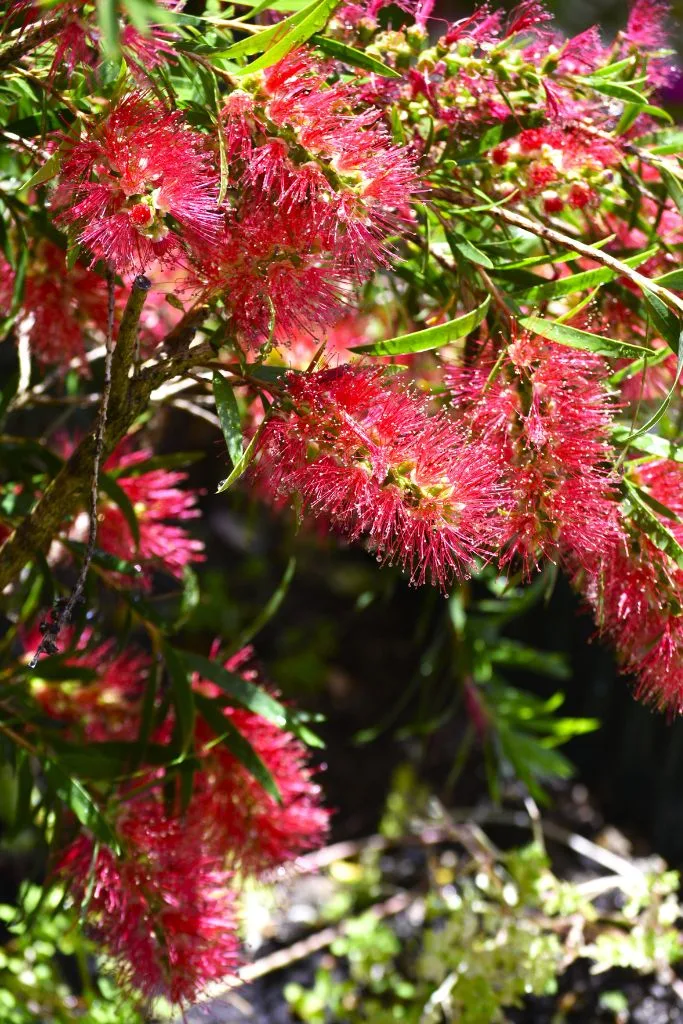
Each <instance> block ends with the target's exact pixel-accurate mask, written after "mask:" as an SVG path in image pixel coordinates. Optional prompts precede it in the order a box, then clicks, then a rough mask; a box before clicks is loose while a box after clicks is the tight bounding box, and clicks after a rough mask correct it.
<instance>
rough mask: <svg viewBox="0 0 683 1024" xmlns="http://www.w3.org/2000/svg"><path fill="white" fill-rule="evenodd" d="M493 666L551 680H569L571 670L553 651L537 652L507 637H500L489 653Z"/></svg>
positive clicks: (562, 657) (565, 661)
mask: <svg viewBox="0 0 683 1024" xmlns="http://www.w3.org/2000/svg"><path fill="white" fill-rule="evenodd" d="M489 657H490V660H491V662H492V663H493V664H494V665H496V664H497V665H505V666H506V667H507V668H524V669H527V671H529V672H535V673H538V674H539V675H542V676H551V677H552V678H553V679H570V678H571V669H570V667H569V665H568V663H567V659H566V658H565V657H564V655H562V654H557V653H556V652H555V651H539V650H537V649H536V648H535V647H528V646H527V645H526V644H522V643H519V642H518V641H516V640H510V639H509V638H507V637H501V638H500V639H499V640H498V641H497V643H496V645H495V647H493V648H492V650H491V651H490V652H489Z"/></svg>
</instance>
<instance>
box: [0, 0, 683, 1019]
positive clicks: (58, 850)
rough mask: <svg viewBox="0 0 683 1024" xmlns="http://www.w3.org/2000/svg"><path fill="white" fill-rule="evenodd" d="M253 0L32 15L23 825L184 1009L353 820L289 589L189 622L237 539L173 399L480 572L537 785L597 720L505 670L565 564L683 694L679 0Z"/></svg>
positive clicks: (379, 545) (441, 582) (494, 706)
mask: <svg viewBox="0 0 683 1024" xmlns="http://www.w3.org/2000/svg"><path fill="white" fill-rule="evenodd" d="M190 6H191V13H190V10H189V8H190ZM235 7H237V8H239V9H240V10H241V8H243V7H244V8H245V9H246V13H243V14H240V15H239V16H238V15H237V13H236V12H235V10H234V8H233V7H232V6H229V5H226V4H222V3H220V2H217V0H207V2H205V3H202V2H200V3H193V4H192V5H188V11H185V10H184V9H183V8H184V4H183V2H182V0H163V2H161V0H160V2H159V3H154V2H153V0H119V2H116V0H98V2H97V3H80V2H79V3H74V2H71V0H57V2H54V0H46V2H40V0H15V2H10V3H8V4H4V5H3V7H2V12H1V14H0V18H1V21H0V28H1V32H2V38H1V44H0V70H1V71H2V86H1V88H0V119H1V120H0V125H1V130H2V140H3V151H2V158H1V161H0V176H1V178H2V184H1V187H0V243H1V245H2V254H1V255H0V269H1V277H0V314H1V315H2V318H3V319H2V337H3V344H2V346H0V359H2V366H3V374H2V381H1V388H2V391H1V394H0V415H1V416H2V420H3V425H2V434H0V449H1V451H2V459H1V462H0V473H1V477H0V487H1V490H0V495H1V498H2V500H1V502H0V542H1V544H2V546H1V547H0V592H2V594H3V618H2V639H1V640H0V651H1V656H2V668H1V672H2V680H3V693H2V699H1V700H0V734H1V736H2V744H1V746H0V749H1V751H2V755H3V757H4V758H5V759H6V762H7V771H8V773H9V774H8V777H11V778H12V779H13V786H14V789H13V793H14V797H13V808H12V813H11V815H10V820H9V821H8V822H7V823H6V830H7V832H8V834H10V835H11V834H15V835H16V834H18V833H20V832H22V830H24V829H27V828H30V829H32V830H33V831H34V834H40V835H42V836H43V838H44V841H45V844H46V847H47V872H46V874H47V884H54V885H57V886H62V887H63V890H64V893H65V898H66V899H67V901H69V900H70V901H71V902H72V903H73V904H74V905H76V906H79V907H80V908H81V911H82V916H83V918H84V922H85V925H86V927H87V929H88V930H89V933H90V934H91V935H94V936H95V937H96V939H97V941H98V942H99V943H100V945H101V947H102V948H103V949H104V951H106V952H107V953H108V954H109V956H110V957H111V958H112V960H113V962H114V965H115V967H116V970H117V972H118V976H119V978H120V979H122V981H123V982H124V984H125V985H127V986H128V988H129V990H130V992H131V993H133V994H136V993H137V994H138V995H141V996H143V997H145V998H147V999H152V998H154V997H156V996H165V997H166V998H167V999H168V1000H170V1001H171V1002H172V1003H174V1004H177V1005H179V1006H181V1007H182V1006H187V1005H188V1004H189V1003H191V1002H192V1001H193V1000H194V999H195V998H196V997H197V996H198V995H199V994H200V993H201V992H202V991H203V990H204V989H205V988H206V986H207V985H208V984H209V983H211V982H215V981H219V980H221V979H224V978H226V977H229V976H230V975H231V974H233V973H234V972H235V971H236V970H237V968H238V965H239V962H240V952H239V943H238V938H237V933H238V918H239V895H240V890H241V887H242V886H243V885H244V882H245V880H246V879H248V878H250V877H254V876H257V877H260V876H263V874H264V872H265V873H267V872H268V871H272V869H273V868H276V867H278V866H280V865H282V864H287V863H291V862H292V861H295V859H296V857H297V855H298V854H299V853H301V852H302V851H304V850H306V849H310V848H312V847H315V846H316V845H318V844H320V843H321V842H322V841H323V839H324V836H325V834H326V830H327V826H328V817H329V816H328V812H327V811H326V810H325V809H324V807H323V805H322V803H321V797H320V793H319V789H318V786H317V783H316V781H315V779H314V774H313V768H312V766H311V764H310V763H309V761H308V756H307V753H306V744H308V743H310V744H314V745H315V744H316V743H319V741H318V740H317V738H316V736H315V735H314V733H313V732H311V730H310V729H309V727H308V725H307V724H306V719H305V716H304V715H303V714H301V713H297V712H296V711H295V710H294V709H293V708H292V707H291V706H290V705H289V704H288V703H287V702H283V701H282V700H281V699H280V697H279V696H278V693H277V691H276V690H275V689H273V688H272V687H271V686H270V685H269V684H265V683H264V682H263V681H262V678H261V674H260V669H258V668H257V667H256V666H257V661H256V658H255V655H254V653H253V651H252V650H251V649H249V648H247V647H246V643H247V642H248V640H250V639H251V636H252V635H253V634H254V633H255V632H256V629H257V627H258V626H259V625H260V624H261V623H262V622H263V621H265V618H266V617H267V615H268V609H266V610H265V611H264V612H263V613H262V614H261V616H260V617H259V619H258V620H257V622H256V623H255V624H254V627H253V629H250V630H248V631H247V632H248V634H249V635H248V637H246V638H244V640H245V642H244V643H237V638H236V636H235V635H231V636H227V635H226V636H221V637H220V638H219V639H218V640H217V641H216V643H215V644H214V645H213V647H210V648H209V644H210V640H206V644H207V646H206V647H205V648H204V650H203V653H202V652H197V651H196V650H194V649H190V647H191V645H188V641H187V638H186V637H183V636H182V635H181V631H182V627H183V625H184V623H186V622H187V621H188V618H189V617H190V616H191V614H192V610H193V608H194V607H196V605H197V602H198V601H199V600H200V596H199V595H200V589H199V583H198V580H199V581H201V563H202V561H203V560H204V558H205V551H204V543H203V539H202V538H203V537H204V538H205V536H206V534H205V531H204V530H203V524H202V519H201V512H200V509H201V507H202V505H201V495H200V494H199V493H198V492H197V490H196V489H195V488H193V486H192V485H191V483H190V481H189V479H188V468H189V464H190V461H191V460H190V457H189V456H187V455H186V454H185V452H184V445H183V444H182V443H180V444H178V445H177V450H176V451H175V452H170V453H169V452H168V450H167V449H166V448H164V450H163V451H162V450H161V448H160V447H159V438H160V436H161V435H160V424H161V423H162V420H163V416H164V415H165V412H166V410H168V409H169V408H174V409H175V410H176V411H177V415H178V416H186V417H188V423H189V421H190V419H191V418H192V417H199V418H200V419H201V420H202V421H203V422H204V423H206V422H207V421H208V423H210V424H211V426H212V429H214V430H215V432H216V439H217V440H218V439H219V438H220V437H221V434H222V436H223V437H224V441H225V446H224V447H225V449H227V457H226V456H225V455H224V454H222V452H221V451H220V450H218V449H216V450H215V453H214V454H213V458H214V465H215V469H214V477H215V480H216V483H219V481H221V480H222V482H221V483H220V486H219V488H218V489H219V491H220V492H224V491H227V490H228V489H229V488H236V489H239V490H240V491H241V492H242V495H243V499H244V498H247V499H248V500H250V501H251V502H253V503H256V504H259V505H261V504H263V503H266V504H268V505H270V506H272V509H273V512H274V514H275V515H277V516H280V517H288V516H289V517H290V518H291V517H295V518H296V519H297V520H298V521H299V522H300V524H301V528H302V529H303V530H308V529H312V530H317V531H320V530H324V531H329V532H330V533H331V534H332V536H334V537H337V538H339V540H340V541H344V542H345V543H346V542H351V543H353V544H357V545H362V546H364V547H365V548H367V550H368V551H369V552H370V553H371V554H372V555H374V556H375V557H376V559H377V560H378V561H379V562H380V563H384V564H387V563H388V564H393V565H395V566H397V569H396V572H401V573H402V574H403V576H404V577H405V582H406V585H408V584H413V585H415V586H425V587H429V586H434V587H436V588H438V589H439V590H441V591H442V592H443V593H444V594H446V595H449V603H448V608H449V614H450V616H451V619H452V622H453V628H454V630H455V631H456V633H457V635H458V636H459V638H460V641H461V648H460V658H461V662H460V663H459V672H460V683H461V685H462V687H463V692H464V695H465V698H466V699H465V706H466V708H467V710H468V713H469V715H470V718H471V722H472V730H473V735H475V736H476V738H477V739H478V741H479V742H481V743H482V744H484V745H486V744H490V743H491V742H492V741H493V739H496V750H497V752H498V754H499V756H500V757H501V758H502V759H503V760H504V761H506V762H507V763H509V764H512V765H513V767H514V768H515V770H516V771H517V772H518V774H519V776H520V778H522V780H523V781H524V782H525V783H526V784H527V785H528V786H529V788H530V789H531V791H532V793H533V792H535V787H536V786H537V783H538V776H539V775H540V776H542V775H543V774H544V772H545V773H546V774H548V773H550V774H552V773H553V772H561V771H563V770H564V762H563V761H562V759H561V758H560V756H559V755H557V754H556V753H555V752H554V751H551V750H550V749H549V748H550V747H552V746H554V745H555V744H556V743H558V742H561V740H562V738H566V736H567V735H568V731H569V732H570V731H571V729H570V728H569V727H567V728H565V729H564V732H562V731H561V730H560V731H557V732H556V733H555V732H553V726H552V724H548V722H547V719H548V717H549V716H550V713H551V711H552V710H553V709H554V707H555V705H554V704H553V706H552V707H551V706H550V705H547V704H544V703H542V702H537V703H536V704H535V705H534V715H533V716H532V718H534V716H536V717H537V720H538V723H542V724H539V725H538V727H537V731H540V732H542V733H543V735H542V736H541V738H540V739H539V738H538V737H536V738H534V737H533V736H532V735H531V734H532V733H533V731H534V728H535V726H534V724H533V721H530V719H529V715H525V714H522V713H521V712H520V705H519V699H518V696H517V697H514V698H513V697H511V695H510V693H511V691H509V690H505V689H501V686H502V684H501V682H500V680H498V679H496V676H495V669H494V666H495V665H501V664H502V665H504V664H506V663H508V664H513V665H514V664H527V663H528V651H526V650H525V649H522V648H521V646H514V645H513V644H512V642H511V641H505V640H504V639H503V638H501V637H500V636H499V634H498V629H499V628H500V627H499V624H498V623H499V622H502V621H504V620H505V621H507V617H508V616H509V614H510V608H511V607H512V609H513V610H512V614H513V615H514V607H515V604H514V603H515V601H516V602H518V603H523V602H524V600H525V598H524V590H523V588H524V586H527V587H528V590H529V593H532V594H533V592H534V588H535V587H536V586H537V584H538V581H539V579H541V580H542V579H543V574H544V573H547V572H548V567H559V568H560V569H561V570H562V571H563V572H565V573H566V574H567V575H568V577H569V579H570V580H571V582H572V584H573V586H574V587H575V588H576V590H577V592H578V593H579V594H580V595H581V598H582V600H583V601H584V603H585V605H586V607H587V608H589V609H591V610H592V612H593V614H594V617H595V622H596V628H597V630H598V632H599V633H600V634H601V635H602V636H603V637H604V638H605V639H606V640H607V641H608V642H609V643H611V644H612V646H613V649H614V651H615V654H616V657H617V659H618V661H619V664H620V665H621V666H622V667H623V670H624V672H625V673H628V674H629V676H630V677H631V679H633V680H634V683H635V692H636V696H637V697H639V698H642V699H644V700H646V701H648V702H650V703H651V704H652V705H654V706H655V707H656V708H658V709H665V710H667V711H669V712H671V713H678V712H680V711H681V710H683V614H682V604H683V595H682V587H683V448H681V446H680V443H681V423H682V422H683V419H682V413H681V404H680V375H681V369H682V367H683V343H682V342H681V337H682V334H681V331H682V327H683V323H682V319H681V318H682V317H683V271H682V270H681V269H680V267H679V265H678V256H679V253H680V252H681V247H682V245H683V164H682V163H681V160H680V157H679V154H682V153H683V133H682V132H681V131H680V130H679V129H678V128H676V126H675V125H674V124H673V123H672V119H671V117H670V115H669V114H668V113H667V111H666V110H665V109H663V108H662V107H661V106H660V99H659V98H658V95H659V92H660V90H661V88H662V86H664V85H666V83H667V82H668V81H669V80H670V78H671V76H672V75H673V74H674V70H673V68H672V63H671V55H670V51H669V50H668V48H667V34H666V18H667V8H666V5H665V4H664V3H661V2H652V0H636V2H635V3H634V4H633V5H632V6H631V7H630V9H629V11H628V14H627V16H626V22H625V24H624V26H623V27H622V29H621V30H620V31H619V32H618V33H617V35H616V37H615V38H614V39H612V40H606V39H603V38H601V36H600V33H599V32H598V31H597V29H590V30H588V31H586V32H583V33H582V34H581V35H579V36H576V37H575V38H570V39H567V38H564V37H563V36H562V35H561V34H559V33H558V32H557V31H556V30H555V29H554V27H553V25H552V23H551V20H550V15H549V13H548V11H547V10H546V9H545V7H544V5H543V3H541V2H537V0H525V2H522V3H521V4H520V5H519V6H518V7H517V8H516V9H515V10H513V11H512V12H511V13H505V12H504V11H503V9H502V8H500V7H498V6H497V5H496V4H487V3H485V4H483V5H482V6H480V7H479V9H478V10H477V11H476V12H475V13H474V14H473V15H472V16H471V17H468V18H465V19H463V20H460V21H457V22H454V23H452V24H449V23H446V22H444V21H443V20H441V19H439V18H435V17H433V16H432V3H431V2H430V0H422V2H421V3H415V2H413V0H406V2H405V3H402V4H401V5H400V10H399V9H398V8H395V7H392V8H391V9H388V8H386V7H385V6H384V5H383V3H382V0H372V2H368V3H366V2H365V0H361V2H359V3H349V4H346V5H344V4H343V3H339V2H337V0H311V2H309V3H305V2H304V0H278V2H277V3H273V4H272V5H268V4H266V3H259V4H257V5H256V7H253V4H252V3H251V0H250V2H249V3H246V2H245V3H244V4H239V3H237V4H235ZM214 406H215V411H214V408H213V407H214ZM188 429H189V428H188ZM228 458H229V460H230V461H229V462H228ZM225 500H226V501H228V500H229V499H228V498H226V499H225ZM377 571H378V572H381V571H382V570H381V569H380V568H379V567H378V568H377ZM384 571H389V570H384ZM472 578H474V580H475V585H476V586H482V587H483V586H488V587H490V588H491V590H492V591H493V593H494V594H496V595H497V596H498V598H499V604H498V608H499V612H494V613H492V615H493V619H492V621H493V623H494V625H493V627H492V628H491V630H489V633H488V634H486V635H487V636H488V637H493V638H494V640H493V641H491V644H490V645H489V647H488V648H487V646H486V644H485V643H484V642H483V641H482V636H483V635H484V634H482V633H479V634H478V633H477V631H476V629H473V628H471V627H470V626H469V625H468V626H467V627H465V626H463V621H464V618H463V617H464V615H465V611H466V609H467V605H468V601H470V600H471V593H472V584H470V583H468V582H467V581H469V580H470V579H472ZM287 579H289V575H288V577H287ZM506 579H507V581H508V582H507V583H505V580H506ZM281 596H282V593H281V592H280V593H278V595H276V599H275V600H274V603H273V604H272V607H271V608H270V611H272V610H273V608H274V607H275V606H276V605H277V603H279V600H280V598H281ZM496 615H498V618H496ZM494 641H495V644H496V645H497V646H494ZM195 646H197V645H196V644H195ZM240 648H242V649H240ZM525 658H526V659H527V661H526V662H525V660H524V659H525ZM520 659H521V660H520ZM541 660H542V659H541ZM543 665H545V667H548V666H549V665H550V661H549V660H548V659H546V661H545V662H543ZM554 670H557V665H555V666H554ZM555 674H558V671H555ZM559 674H560V675H561V671H559ZM516 701H517V703H515V702H516ZM584 725H585V723H584ZM572 728H574V730H575V731H578V730H580V729H581V728H582V724H581V723H580V722H579V723H574V726H573V727H572ZM515 730H517V731H515ZM523 730H526V732H524V735H523V742H522V740H521V739H520V736H522V732H523ZM515 737H517V740H515ZM532 751H533V754H534V757H535V758H536V762H535V763H533V764H532V763H531V761H532V760H533V759H532V756H531V754H532Z"/></svg>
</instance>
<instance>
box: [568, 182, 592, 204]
mask: <svg viewBox="0 0 683 1024" xmlns="http://www.w3.org/2000/svg"><path fill="white" fill-rule="evenodd" d="M595 199H596V195H595V192H594V191H593V189H592V188H587V187H586V186H585V185H578V184H577V185H572V187H571V189H570V190H569V205H570V206H573V207H574V209H575V210H583V208H584V206H588V204H589V203H590V202H593V201H594V200H595Z"/></svg>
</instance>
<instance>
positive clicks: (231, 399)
mask: <svg viewBox="0 0 683 1024" xmlns="http://www.w3.org/2000/svg"><path fill="white" fill-rule="evenodd" d="M213 396H214V398H215V400H216V412H217V413H218V418H219V420H220V421H221V430H222V431H223V437H224V438H225V443H226V446H227V449H228V455H229V456H230V460H231V462H232V464H233V466H236V465H237V464H238V462H239V461H240V459H241V458H242V453H243V444H242V424H241V422H240V411H239V408H238V406H237V399H236V398H235V390H234V388H232V387H230V385H229V384H227V383H226V382H225V380H224V379H223V377H222V376H221V375H220V373H217V372H214V375H213Z"/></svg>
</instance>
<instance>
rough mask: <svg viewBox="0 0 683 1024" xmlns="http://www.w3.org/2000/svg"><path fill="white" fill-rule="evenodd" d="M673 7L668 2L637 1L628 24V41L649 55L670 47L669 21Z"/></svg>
mask: <svg viewBox="0 0 683 1024" xmlns="http://www.w3.org/2000/svg"><path fill="white" fill-rule="evenodd" d="M670 17H671V5H670V4H669V3H668V0H635V3H633V4H632V6H631V10H630V11H629V15H628V22H627V23H626V31H625V35H626V39H627V41H628V42H629V43H630V44H631V46H633V47H635V48H636V49H638V50H642V51H643V52H645V53H648V52H650V51H652V50H661V49H664V48H665V47H667V46H668V45H669V41H670V40H669V31H668V24H667V22H668V19H669V18H670Z"/></svg>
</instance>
